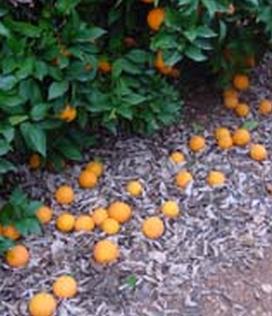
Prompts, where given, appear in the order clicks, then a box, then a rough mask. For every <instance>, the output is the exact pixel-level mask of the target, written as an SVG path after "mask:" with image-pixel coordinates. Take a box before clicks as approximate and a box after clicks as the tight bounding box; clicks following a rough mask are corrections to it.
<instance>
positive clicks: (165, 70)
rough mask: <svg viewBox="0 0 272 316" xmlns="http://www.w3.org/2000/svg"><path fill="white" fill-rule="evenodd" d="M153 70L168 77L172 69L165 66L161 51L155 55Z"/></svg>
mask: <svg viewBox="0 0 272 316" xmlns="http://www.w3.org/2000/svg"><path fill="white" fill-rule="evenodd" d="M154 66H155V68H156V69H157V70H158V71H159V72H160V73H162V74H163V75H170V74H171V71H172V68H171V67H170V66H167V65H166V64H165V62H164V60H163V55H162V51H160V50H159V51H158V52H157V55H156V59H155V61H154Z"/></svg>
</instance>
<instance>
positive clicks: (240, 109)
mask: <svg viewBox="0 0 272 316" xmlns="http://www.w3.org/2000/svg"><path fill="white" fill-rule="evenodd" d="M234 111H235V113H236V115H237V116H239V117H246V116H248V114H249V111H250V110H249V106H248V105H247V104H246V103H239V104H238V105H237V106H236V108H235V109H234Z"/></svg>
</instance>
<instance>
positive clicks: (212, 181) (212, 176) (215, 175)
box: [207, 171, 225, 187]
mask: <svg viewBox="0 0 272 316" xmlns="http://www.w3.org/2000/svg"><path fill="white" fill-rule="evenodd" d="M207 182H208V184H209V185H210V186H211V187H213V186H219V185H222V184H224V182H225V175H224V173H222V172H220V171H210V172H209V174H208V177H207Z"/></svg>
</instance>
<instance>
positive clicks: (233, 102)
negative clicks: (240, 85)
mask: <svg viewBox="0 0 272 316" xmlns="http://www.w3.org/2000/svg"><path fill="white" fill-rule="evenodd" d="M238 103H239V100H238V98H237V97H233V96H229V97H225V98H224V106H225V107H226V108H227V109H230V110H232V109H235V108H236V106H237V105H238Z"/></svg>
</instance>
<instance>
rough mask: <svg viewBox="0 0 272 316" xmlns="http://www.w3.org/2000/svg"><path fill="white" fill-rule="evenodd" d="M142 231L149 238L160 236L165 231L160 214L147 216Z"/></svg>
mask: <svg viewBox="0 0 272 316" xmlns="http://www.w3.org/2000/svg"><path fill="white" fill-rule="evenodd" d="M142 232H143V234H144V235H145V237H147V238H150V239H158V238H160V237H161V236H162V235H163V233H164V224H163V221H162V220H161V219H160V218H159V217H158V216H151V217H148V218H146V219H145V220H144V222H143V225H142Z"/></svg>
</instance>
